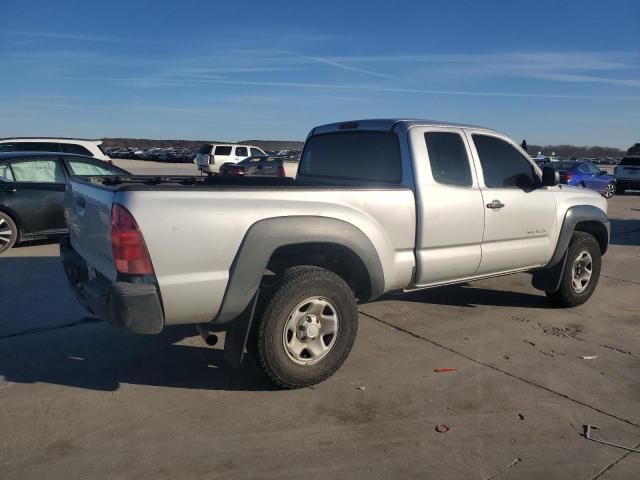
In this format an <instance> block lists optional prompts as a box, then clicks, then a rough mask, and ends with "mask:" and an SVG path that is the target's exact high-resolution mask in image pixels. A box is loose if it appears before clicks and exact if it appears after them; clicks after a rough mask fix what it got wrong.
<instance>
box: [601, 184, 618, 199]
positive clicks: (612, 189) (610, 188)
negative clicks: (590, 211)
mask: <svg viewBox="0 0 640 480" xmlns="http://www.w3.org/2000/svg"><path fill="white" fill-rule="evenodd" d="M615 193H616V184H615V183H613V182H611V183H610V184H609V185H607V188H606V189H605V190H604V193H603V194H602V195H603V196H604V198H611V197H613V195H614V194H615Z"/></svg>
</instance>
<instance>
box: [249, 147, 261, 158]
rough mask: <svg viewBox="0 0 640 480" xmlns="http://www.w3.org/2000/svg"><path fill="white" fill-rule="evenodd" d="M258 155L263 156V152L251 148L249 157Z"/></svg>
mask: <svg viewBox="0 0 640 480" xmlns="http://www.w3.org/2000/svg"><path fill="white" fill-rule="evenodd" d="M258 155H264V152H262V151H261V150H260V149H259V148H254V147H252V148H251V156H252V157H257V156H258Z"/></svg>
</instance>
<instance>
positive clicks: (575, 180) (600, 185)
mask: <svg viewBox="0 0 640 480" xmlns="http://www.w3.org/2000/svg"><path fill="white" fill-rule="evenodd" d="M549 165H550V166H551V167H552V168H554V169H555V170H556V171H557V172H558V173H559V174H560V183H563V184H565V185H574V186H578V187H585V188H590V189H591V190H595V191H596V192H598V193H600V194H601V195H603V196H604V197H605V198H611V197H613V195H614V194H615V193H616V177H614V176H613V175H609V174H608V173H607V172H605V171H604V170H600V169H599V168H598V166H597V165H596V164H594V163H593V162H581V161H577V162H573V161H568V162H551V163H549Z"/></svg>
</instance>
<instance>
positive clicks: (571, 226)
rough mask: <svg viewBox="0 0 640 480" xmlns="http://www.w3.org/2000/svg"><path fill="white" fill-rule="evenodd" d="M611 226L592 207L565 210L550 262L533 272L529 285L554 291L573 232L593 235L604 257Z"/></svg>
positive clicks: (599, 212)
mask: <svg viewBox="0 0 640 480" xmlns="http://www.w3.org/2000/svg"><path fill="white" fill-rule="evenodd" d="M610 231H611V224H610V223H609V219H608V218H607V215H606V214H605V213H604V211H602V210H601V209H599V208H597V207H594V206H593V205H577V206H575V207H571V208H569V209H568V210H567V212H566V214H565V216H564V221H563V222H562V227H561V229H560V235H559V236H558V242H557V243H556V249H555V251H554V253H553V256H552V257H551V261H550V262H549V263H548V264H547V265H546V266H545V267H544V268H541V269H539V270H536V271H535V272H533V277H532V280H531V283H532V284H533V286H534V287H535V288H537V289H539V290H544V291H547V292H551V291H556V290H557V289H558V288H559V285H560V280H561V278H562V271H563V269H564V265H565V262H566V253H567V249H568V248H569V242H570V241H571V237H572V235H573V233H574V232H585V233H589V234H591V235H593V236H594V237H595V239H596V240H597V242H598V245H599V246H600V253H601V254H602V255H604V254H605V253H606V252H607V249H608V248H609V237H610Z"/></svg>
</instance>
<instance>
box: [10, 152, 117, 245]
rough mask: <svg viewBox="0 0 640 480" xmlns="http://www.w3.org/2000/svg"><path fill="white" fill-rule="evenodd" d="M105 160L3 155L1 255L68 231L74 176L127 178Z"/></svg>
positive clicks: (40, 154)
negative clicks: (65, 203)
mask: <svg viewBox="0 0 640 480" xmlns="http://www.w3.org/2000/svg"><path fill="white" fill-rule="evenodd" d="M127 174H128V172H126V171H125V170H122V169H121V168H118V167H116V166H114V165H110V164H108V163H105V162H103V161H101V160H96V159H94V158H91V157H86V156H80V155H64V154H59V153H49V152H15V153H0V254H1V253H2V252H5V251H7V250H9V249H10V248H11V247H12V246H13V245H14V244H15V243H17V242H20V241H25V240H35V239H41V238H46V237H52V236H58V235H61V234H64V233H65V232H66V225H65V220H64V215H63V211H62V200H63V198H64V190H65V188H66V184H67V181H68V179H69V178H70V177H71V176H72V175H92V176H105V175H127Z"/></svg>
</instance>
